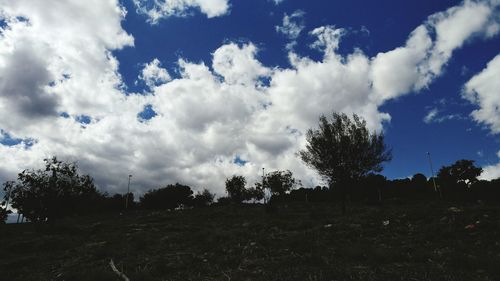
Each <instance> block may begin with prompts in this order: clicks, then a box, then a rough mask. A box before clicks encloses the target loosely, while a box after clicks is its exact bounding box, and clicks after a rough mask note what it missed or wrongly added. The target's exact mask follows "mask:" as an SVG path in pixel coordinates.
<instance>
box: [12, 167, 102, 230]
mask: <svg viewBox="0 0 500 281" xmlns="http://www.w3.org/2000/svg"><path fill="white" fill-rule="evenodd" d="M44 162H45V168H44V169H39V170H24V171H22V172H21V173H19V174H18V178H17V182H7V183H6V184H4V190H5V191H7V189H10V190H11V192H10V201H11V204H12V207H13V208H15V209H17V210H18V212H20V213H22V214H23V215H24V216H25V217H26V218H28V219H29V220H31V221H45V220H52V219H55V218H59V217H63V216H68V215H72V214H76V213H82V212H85V211H86V210H88V209H89V208H92V206H91V205H92V204H89V203H90V201H91V200H93V199H95V198H97V197H100V196H102V195H101V194H100V193H99V192H98V191H97V189H96V187H95V185H94V181H93V179H92V178H91V177H90V176H89V175H80V174H79V173H78V167H77V165H76V164H75V163H66V162H63V161H59V160H57V158H56V157H53V158H51V159H44ZM9 184H10V186H8V185H9Z"/></svg>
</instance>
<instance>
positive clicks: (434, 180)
mask: <svg viewBox="0 0 500 281" xmlns="http://www.w3.org/2000/svg"><path fill="white" fill-rule="evenodd" d="M427 156H428V157H429V166H430V167H431V175H432V183H433V184H434V191H435V192H438V188H437V185H436V179H435V177H434V168H433V167H432V159H431V153H430V152H427ZM439 197H440V198H442V197H443V196H442V194H441V189H440V190H439Z"/></svg>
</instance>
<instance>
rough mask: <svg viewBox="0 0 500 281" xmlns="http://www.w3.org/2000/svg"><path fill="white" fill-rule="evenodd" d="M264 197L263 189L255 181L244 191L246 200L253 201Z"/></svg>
mask: <svg viewBox="0 0 500 281" xmlns="http://www.w3.org/2000/svg"><path fill="white" fill-rule="evenodd" d="M262 199H264V190H263V189H262V184H261V183H255V186H254V187H251V188H249V189H247V190H246V191H245V199H244V200H246V201H250V200H253V201H254V203H255V202H257V201H260V200H262Z"/></svg>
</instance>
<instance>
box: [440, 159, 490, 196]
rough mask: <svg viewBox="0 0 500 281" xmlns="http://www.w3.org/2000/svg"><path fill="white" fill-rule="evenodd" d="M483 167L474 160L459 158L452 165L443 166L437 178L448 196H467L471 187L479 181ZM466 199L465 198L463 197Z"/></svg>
mask: <svg viewBox="0 0 500 281" xmlns="http://www.w3.org/2000/svg"><path fill="white" fill-rule="evenodd" d="M482 172H483V169H482V168H480V167H476V166H475V165H474V161H473V160H464V159H462V160H458V161H456V162H455V163H454V164H452V165H450V166H443V167H442V168H441V169H440V170H439V172H438V175H437V180H438V182H439V185H440V187H441V188H442V190H443V192H444V193H445V194H447V195H448V196H450V195H451V196H452V197H453V196H454V195H459V196H461V197H463V196H466V195H465V193H466V192H468V191H469V187H470V186H471V185H472V184H474V183H475V182H477V181H478V179H477V177H479V175H481V173H482ZM462 199H464V198H462Z"/></svg>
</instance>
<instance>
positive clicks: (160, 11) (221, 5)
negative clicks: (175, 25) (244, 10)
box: [133, 0, 229, 24]
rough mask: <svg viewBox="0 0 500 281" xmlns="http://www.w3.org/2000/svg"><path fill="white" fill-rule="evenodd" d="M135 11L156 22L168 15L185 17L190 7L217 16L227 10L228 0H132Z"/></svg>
mask: <svg viewBox="0 0 500 281" xmlns="http://www.w3.org/2000/svg"><path fill="white" fill-rule="evenodd" d="M133 1H134V4H135V7H136V8H137V12H138V13H140V14H144V15H146V16H147V17H148V22H150V23H152V24H157V23H158V22H159V21H160V20H161V19H164V18H168V17H172V16H175V17H185V16H187V15H189V12H190V11H191V10H192V9H198V10H200V12H201V13H203V14H205V15H206V16H207V17H208V18H213V17H219V16H223V15H225V14H227V13H228V12H229V0H133Z"/></svg>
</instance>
